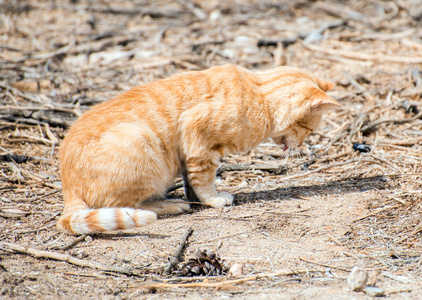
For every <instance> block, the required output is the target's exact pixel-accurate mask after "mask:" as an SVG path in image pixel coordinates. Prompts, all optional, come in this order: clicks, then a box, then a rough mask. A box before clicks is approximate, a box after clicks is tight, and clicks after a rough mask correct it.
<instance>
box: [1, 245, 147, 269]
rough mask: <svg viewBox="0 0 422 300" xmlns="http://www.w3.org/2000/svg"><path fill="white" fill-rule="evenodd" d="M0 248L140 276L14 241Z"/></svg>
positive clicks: (116, 267) (118, 267) (114, 267)
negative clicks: (21, 244)
mask: <svg viewBox="0 0 422 300" xmlns="http://www.w3.org/2000/svg"><path fill="white" fill-rule="evenodd" d="M0 248H3V249H5V250H7V251H12V252H17V253H20V254H25V255H29V256H32V257H35V258H48V259H53V260H58V261H65V262H67V263H69V264H72V265H75V266H79V267H86V268H91V269H97V270H101V271H108V272H115V273H121V274H126V275H136V276H139V274H137V273H135V272H133V271H131V270H130V269H129V268H127V267H120V266H107V265H103V264H100V263H98V262H96V261H89V260H83V259H79V258H76V257H73V256H71V255H68V254H62V253H58V252H52V251H45V250H38V249H35V248H30V247H23V246H20V245H16V244H12V243H6V242H0Z"/></svg>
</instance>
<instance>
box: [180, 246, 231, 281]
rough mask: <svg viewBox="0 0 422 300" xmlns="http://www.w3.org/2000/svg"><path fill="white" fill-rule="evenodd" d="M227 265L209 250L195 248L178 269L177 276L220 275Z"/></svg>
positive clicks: (224, 272) (225, 270) (225, 271)
mask: <svg viewBox="0 0 422 300" xmlns="http://www.w3.org/2000/svg"><path fill="white" fill-rule="evenodd" d="M227 269H228V268H227V266H226V264H225V262H224V261H221V259H220V257H219V256H218V255H217V254H216V253H214V252H211V251H209V250H204V251H202V250H197V251H196V252H195V258H190V259H189V260H188V261H187V262H186V263H185V264H184V265H183V266H182V267H181V268H180V270H179V271H178V275H179V276H220V275H224V274H226V273H227Z"/></svg>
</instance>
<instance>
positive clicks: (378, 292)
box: [363, 286, 385, 297]
mask: <svg viewBox="0 0 422 300" xmlns="http://www.w3.org/2000/svg"><path fill="white" fill-rule="evenodd" d="M363 291H364V292H365V293H366V294H367V295H368V296H371V297H382V296H384V295H385V291H384V289H383V288H380V287H375V286H367V287H366V288H365V289H364V290H363Z"/></svg>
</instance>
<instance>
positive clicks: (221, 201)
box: [205, 192, 233, 208]
mask: <svg viewBox="0 0 422 300" xmlns="http://www.w3.org/2000/svg"><path fill="white" fill-rule="evenodd" d="M232 203H233V196H232V195H230V194H228V193H225V192H221V193H218V194H217V196H216V197H211V198H209V199H207V201H206V202H205V204H208V205H211V206H212V207H214V208H217V207H223V206H226V205H231V204H232Z"/></svg>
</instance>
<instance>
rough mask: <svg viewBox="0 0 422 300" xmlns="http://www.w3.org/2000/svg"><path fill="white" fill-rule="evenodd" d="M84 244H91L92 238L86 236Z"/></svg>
mask: <svg viewBox="0 0 422 300" xmlns="http://www.w3.org/2000/svg"><path fill="white" fill-rule="evenodd" d="M85 242H86V243H91V242H92V236H90V235H88V236H87V237H86V238H85Z"/></svg>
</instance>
